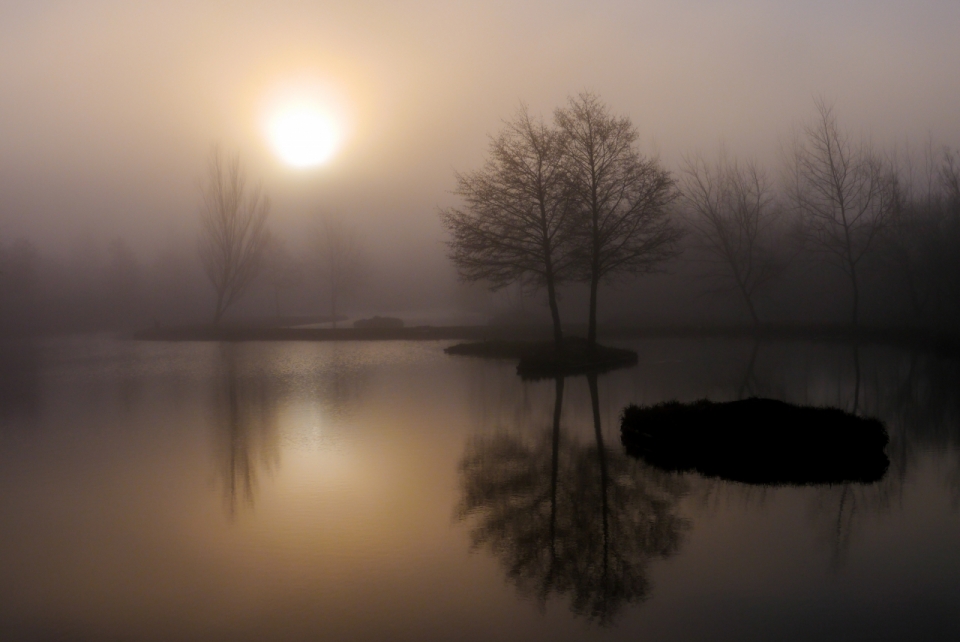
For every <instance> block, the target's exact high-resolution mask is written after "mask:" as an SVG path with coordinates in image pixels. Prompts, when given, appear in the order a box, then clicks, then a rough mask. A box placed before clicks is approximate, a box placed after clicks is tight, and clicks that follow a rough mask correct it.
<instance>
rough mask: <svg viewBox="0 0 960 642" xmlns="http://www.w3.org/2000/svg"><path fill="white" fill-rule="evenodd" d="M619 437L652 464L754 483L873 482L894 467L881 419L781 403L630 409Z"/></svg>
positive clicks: (752, 401)
mask: <svg viewBox="0 0 960 642" xmlns="http://www.w3.org/2000/svg"><path fill="white" fill-rule="evenodd" d="M620 433H621V434H620V436H621V441H622V442H623V445H624V447H625V448H626V451H627V453H628V454H630V455H632V456H634V457H637V458H639V459H642V460H643V461H645V462H646V463H648V464H651V465H653V466H656V467H658V468H661V469H663V470H667V471H673V472H688V471H695V472H698V473H700V474H701V475H704V476H707V477H718V478H721V479H725V480H729V481H737V482H743V483H747V484H766V485H811V484H841V483H849V482H859V483H872V482H875V481H878V480H880V479H881V478H882V477H883V476H884V474H885V473H886V471H887V468H888V466H889V463H890V462H889V460H888V459H887V456H886V454H885V453H884V448H885V447H886V445H887V441H888V437H887V431H886V429H885V428H884V426H883V424H882V423H881V422H880V421H878V420H877V419H872V418H865V417H858V416H856V415H851V414H849V413H847V412H844V411H843V410H840V409H838V408H818V407H812V406H796V405H793V404H789V403H786V402H783V401H778V400H775V399H759V398H751V399H744V400H740V401H730V402H725V403H715V402H711V401H707V400H705V399H703V400H700V401H696V402H694V403H688V404H684V403H680V402H678V401H669V402H664V403H659V404H656V405H653V406H636V405H630V406H627V407H626V408H625V409H624V411H623V414H622V415H621V423H620Z"/></svg>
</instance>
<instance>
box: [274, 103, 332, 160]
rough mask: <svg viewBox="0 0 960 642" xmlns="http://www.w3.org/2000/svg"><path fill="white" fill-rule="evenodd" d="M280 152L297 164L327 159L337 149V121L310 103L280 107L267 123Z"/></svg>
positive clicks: (276, 149)
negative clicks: (307, 104)
mask: <svg viewBox="0 0 960 642" xmlns="http://www.w3.org/2000/svg"><path fill="white" fill-rule="evenodd" d="M267 129H268V134H269V137H270V142H271V143H272V144H273V148H274V150H275V151H276V152H277V155H278V156H280V158H281V159H282V160H283V161H284V162H285V163H287V164H289V165H292V166H294V167H312V166H314V165H320V164H321V163H325V162H327V161H328V160H330V159H331V158H332V157H333V154H334V152H336V151H337V143H338V142H339V136H338V130H337V125H336V123H334V122H333V120H332V119H331V118H330V117H329V116H327V115H326V114H324V113H322V112H321V111H320V110H318V109H316V108H314V107H311V106H300V105H298V106H291V107H286V108H283V109H280V110H279V111H277V112H276V113H275V114H274V115H273V116H272V117H271V118H270V121H269V124H268V126H267Z"/></svg>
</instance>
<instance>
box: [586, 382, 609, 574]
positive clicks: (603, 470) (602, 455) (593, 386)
mask: <svg viewBox="0 0 960 642" xmlns="http://www.w3.org/2000/svg"><path fill="white" fill-rule="evenodd" d="M587 383H588V384H589V386H590V404H591V405H592V406H593V431H594V434H595V436H596V439H597V457H598V458H599V461H600V495H601V501H600V505H601V509H602V510H603V586H604V587H606V586H607V571H608V567H609V551H610V517H609V513H610V507H609V506H608V504H607V453H606V449H605V448H604V446H603V431H601V430H600V394H599V392H598V390H597V375H596V374H588V375H587Z"/></svg>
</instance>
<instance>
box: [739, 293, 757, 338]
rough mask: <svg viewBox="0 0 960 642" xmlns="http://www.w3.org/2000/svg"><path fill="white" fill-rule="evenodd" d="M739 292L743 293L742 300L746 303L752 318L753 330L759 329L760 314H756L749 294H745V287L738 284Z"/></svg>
mask: <svg viewBox="0 0 960 642" xmlns="http://www.w3.org/2000/svg"><path fill="white" fill-rule="evenodd" d="M740 293H741V294H743V300H744V302H745V303H746V304H747V310H749V312H750V319H751V320H753V328H754V330H759V329H760V316H759V315H758V314H757V309H756V308H755V307H754V306H753V300H752V299H751V298H750V295H749V294H747V289H746V288H745V287H743V285H742V284H741V285H740Z"/></svg>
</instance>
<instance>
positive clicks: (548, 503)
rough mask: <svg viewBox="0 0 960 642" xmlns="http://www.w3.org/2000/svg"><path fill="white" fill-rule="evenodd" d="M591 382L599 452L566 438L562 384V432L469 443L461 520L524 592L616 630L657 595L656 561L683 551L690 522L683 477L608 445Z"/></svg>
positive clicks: (556, 423) (560, 385)
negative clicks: (559, 599) (636, 606)
mask: <svg viewBox="0 0 960 642" xmlns="http://www.w3.org/2000/svg"><path fill="white" fill-rule="evenodd" d="M588 382H589V385H590V393H591V401H592V404H593V419H594V433H595V444H593V445H585V444H581V443H579V442H578V441H576V440H573V439H569V438H566V437H565V435H564V434H563V431H562V430H561V427H560V418H561V417H560V416H561V410H562V404H563V389H564V382H563V379H561V378H558V379H557V380H556V398H555V406H554V417H553V426H552V427H550V428H548V429H547V430H545V431H543V432H541V433H540V434H539V435H537V437H536V438H535V439H534V440H533V441H532V442H531V441H529V440H523V439H521V438H518V437H515V436H509V435H503V434H501V435H496V436H494V437H490V438H479V439H474V440H473V441H471V443H470V444H469V445H468V447H467V451H466V453H465V454H464V456H463V459H462V460H461V463H460V476H461V489H462V498H461V502H460V504H459V506H458V508H457V515H458V517H459V518H460V519H469V520H470V521H472V522H473V528H472V531H471V540H472V543H473V546H474V547H476V548H486V549H488V550H489V551H490V552H492V553H493V554H494V555H495V556H496V557H497V558H499V560H500V562H501V564H502V565H503V567H504V568H505V570H506V574H507V578H508V579H509V580H510V582H512V583H513V584H514V585H515V586H516V587H517V588H518V589H519V590H520V592H521V593H523V594H526V595H530V596H532V597H534V598H535V599H536V600H537V601H538V602H539V603H540V604H541V605H543V604H545V602H546V601H547V599H548V598H550V597H551V595H558V596H566V597H568V598H569V599H570V608H571V610H572V611H573V612H574V613H576V614H577V615H580V616H584V617H586V618H588V619H590V620H591V621H596V622H598V623H600V624H602V625H606V624H610V623H612V622H613V621H614V619H615V618H616V616H617V614H618V613H619V612H620V610H621V609H622V607H623V606H625V605H626V604H630V603H635V602H640V601H643V600H644V599H645V598H646V597H647V596H648V594H649V590H650V584H649V581H648V579H647V566H648V564H649V562H650V560H651V559H654V558H658V557H667V556H669V555H672V554H673V553H674V552H676V551H677V550H678V548H679V546H680V543H681V540H682V536H683V534H684V532H685V531H686V530H687V529H688V528H689V523H688V522H687V520H685V519H683V518H681V517H680V516H679V515H678V514H677V508H678V506H677V505H678V502H679V499H680V497H681V496H682V494H683V493H684V490H685V484H684V482H683V481H682V480H681V479H680V478H679V477H676V476H672V475H669V474H665V473H661V472H658V471H655V470H653V469H650V468H648V467H646V466H644V465H642V464H640V463H638V462H636V461H633V460H631V459H629V458H628V457H626V456H625V455H624V454H623V453H621V452H613V451H608V450H607V448H606V447H605V446H604V443H603V436H602V432H601V430H600V411H599V397H598V394H597V385H596V377H595V376H591V377H589V379H588Z"/></svg>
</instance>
